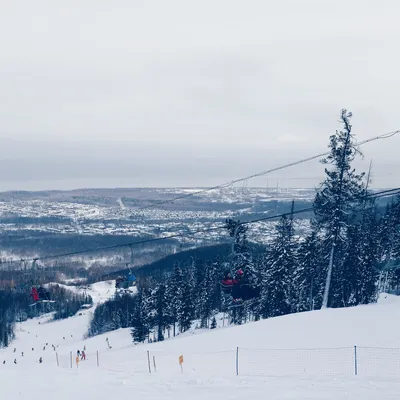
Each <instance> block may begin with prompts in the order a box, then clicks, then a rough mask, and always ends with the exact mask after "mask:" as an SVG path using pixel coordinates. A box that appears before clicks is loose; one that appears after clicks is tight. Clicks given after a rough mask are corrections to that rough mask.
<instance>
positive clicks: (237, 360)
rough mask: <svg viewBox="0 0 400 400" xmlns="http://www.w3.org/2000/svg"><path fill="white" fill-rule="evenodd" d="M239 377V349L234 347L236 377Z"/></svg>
mask: <svg viewBox="0 0 400 400" xmlns="http://www.w3.org/2000/svg"><path fill="white" fill-rule="evenodd" d="M237 375H239V347H236V376H237Z"/></svg>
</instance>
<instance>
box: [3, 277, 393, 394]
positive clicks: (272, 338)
mask: <svg viewBox="0 0 400 400" xmlns="http://www.w3.org/2000/svg"><path fill="white" fill-rule="evenodd" d="M112 287H113V282H101V283H98V284H95V285H93V286H91V287H90V288H88V289H87V290H88V293H90V295H91V296H92V297H93V299H94V301H95V303H96V304H98V303H99V302H101V301H104V300H105V299H107V298H108V297H109V296H110V295H111V294H113V290H110V289H112ZM79 290H83V289H79ZM92 311H93V310H83V311H82V312H80V313H78V315H76V316H75V317H72V318H69V319H67V320H63V321H57V322H47V321H48V319H49V318H47V317H41V318H39V319H35V320H30V321H27V322H23V323H21V324H18V325H17V339H16V340H15V342H13V343H12V345H11V346H10V347H9V348H8V349H4V350H1V351H0V361H1V362H2V361H3V360H5V361H6V363H5V364H1V363H0V368H1V373H0V394H1V395H2V396H1V398H4V399H17V398H22V399H24V398H29V399H39V398H40V399H43V400H48V399H49V400H50V399H51V400H53V399H71V398H73V397H74V396H83V397H85V398H88V399H92V398H93V399H97V400H101V399H109V398H110V397H113V398H118V397H121V398H123V397H126V396H132V395H134V396H135V397H140V398H141V399H159V398H160V399H161V398H163V399H172V398H174V399H176V398H177V397H185V398H189V399H200V398H202V399H203V398H204V397H206V396H207V397H208V398H209V399H214V398H221V397H223V398H224V399H228V400H229V399H237V398H242V397H243V396H251V397H252V399H264V398H271V399H310V398H316V399H317V398H318V399H347V398H349V399H363V400H366V399H374V400H375V399H378V398H379V399H395V398H397V395H398V393H399V392H400V381H399V380H398V376H399V374H400V335H399V334H398V332H399V326H400V323H399V321H400V298H398V297H395V296H390V295H383V296H382V297H381V298H380V301H379V303H378V304H376V305H368V306H359V307H355V308H347V309H335V310H330V309H328V310H323V311H314V312H308V313H301V314H295V315H287V316H284V317H279V318H274V319H269V320H263V321H260V322H253V323H249V324H247V325H243V326H239V327H225V328H219V329H216V330H192V331H189V332H187V333H185V334H183V335H180V336H178V337H176V338H174V339H170V340H166V341H165V342H160V343H153V344H144V345H134V344H133V343H132V340H131V337H130V332H129V329H120V330H118V331H114V332H110V333H109V334H107V335H101V336H98V337H94V338H90V339H85V338H84V334H85V332H86V331H87V327H88V322H89V318H90V315H91V312H92ZM79 314H82V315H79ZM219 322H220V324H221V321H219ZM64 338H65V339H64ZM106 338H107V339H108V342H109V343H110V345H111V347H112V348H109V346H108V345H107V342H106ZM46 343H47V346H46ZM52 345H54V347H55V348H56V350H54V348H53V347H52ZM354 345H357V346H358V347H357V357H358V360H357V367H358V370H357V373H358V375H357V376H355V369H354V368H355V358H354V357H355V353H354ZM84 346H86V349H87V360H85V361H81V362H80V363H79V367H78V368H77V367H76V364H75V356H76V351H77V349H80V350H82V349H83V347H84ZM14 348H16V351H15V353H14ZM32 348H33V349H34V350H32ZM43 348H45V350H43ZM237 348H238V350H237ZM268 349H269V350H268ZM22 352H24V356H22ZM71 354H72V367H73V368H71ZM180 355H183V356H184V363H183V373H182V372H181V369H180V366H179V363H178V357H179V356H180ZM39 357H42V358H43V363H42V364H39V362H38V359H39ZM97 357H98V358H97ZM237 357H238V359H237ZM14 358H16V359H17V364H14V363H13V360H14ZM57 361H58V364H59V367H57ZM149 361H150V363H149ZM97 362H98V363H99V366H98V365H97ZM237 366H238V371H237V370H236V368H237ZM155 367H156V368H155ZM149 368H150V370H151V374H150V373H149ZM237 372H238V376H236V373H237Z"/></svg>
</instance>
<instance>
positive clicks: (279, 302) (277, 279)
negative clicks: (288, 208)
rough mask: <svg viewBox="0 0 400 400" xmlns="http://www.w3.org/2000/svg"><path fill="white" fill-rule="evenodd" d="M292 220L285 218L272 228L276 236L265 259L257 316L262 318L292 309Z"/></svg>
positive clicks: (293, 262)
mask: <svg viewBox="0 0 400 400" xmlns="http://www.w3.org/2000/svg"><path fill="white" fill-rule="evenodd" d="M292 232H293V225H292V221H291V220H290V219H289V218H287V217H286V216H285V215H284V216H283V217H282V218H281V219H280V221H279V223H278V224H277V226H276V237H275V239H274V241H273V242H272V244H271V246H270V248H269V250H268V252H267V256H266V260H265V271H264V277H263V283H262V288H261V298H260V313H261V316H262V317H263V318H269V317H276V316H279V315H285V314H289V313H290V312H292V311H295V310H293V302H292V300H293V298H294V290H293V275H294V269H295V254H294V251H295V248H294V244H293V235H292Z"/></svg>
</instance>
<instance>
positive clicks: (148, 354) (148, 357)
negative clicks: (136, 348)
mask: <svg viewBox="0 0 400 400" xmlns="http://www.w3.org/2000/svg"><path fill="white" fill-rule="evenodd" d="M147 363H148V365H149V374H151V364H150V352H149V351H148V350H147Z"/></svg>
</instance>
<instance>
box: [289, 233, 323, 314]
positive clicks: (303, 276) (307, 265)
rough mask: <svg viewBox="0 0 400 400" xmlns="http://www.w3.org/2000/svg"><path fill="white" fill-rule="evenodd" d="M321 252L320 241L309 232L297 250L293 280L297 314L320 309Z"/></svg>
mask: <svg viewBox="0 0 400 400" xmlns="http://www.w3.org/2000/svg"><path fill="white" fill-rule="evenodd" d="M321 250H322V246H321V241H320V240H319V238H318V234H317V232H316V231H315V230H312V231H311V233H310V234H309V235H308V236H307V237H306V238H305V240H304V242H302V243H301V244H300V245H299V248H298V250H297V267H296V270H295V272H294V277H293V279H294V287H295V291H296V297H297V299H296V311H298V312H299V311H310V310H314V309H315V308H319V307H321V304H322V292H323V281H324V279H323V274H322V272H323V270H322V265H323V257H322V251H321Z"/></svg>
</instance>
